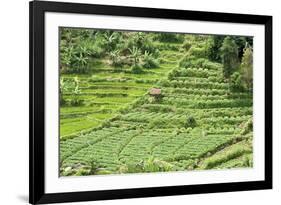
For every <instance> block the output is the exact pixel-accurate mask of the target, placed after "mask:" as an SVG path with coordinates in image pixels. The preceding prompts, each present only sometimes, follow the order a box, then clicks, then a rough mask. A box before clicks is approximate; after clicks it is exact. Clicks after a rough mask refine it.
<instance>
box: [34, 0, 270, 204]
mask: <svg viewBox="0 0 281 205" xmlns="http://www.w3.org/2000/svg"><path fill="white" fill-rule="evenodd" d="M270 188H272V17H271V16H261V15H246V14H229V13H214V12H201V11H200V12H199V11H184V10H168V9H155V8H136V7H122V6H104V5H91V4H77V3H59V2H46V1H44V2H41V1H33V2H30V203H32V204H37V203H39V204H40V203H53V202H73V201H86V200H105V199H120V198H132V197H152V196H165V195H179V194H197V193H212V192H229V191H242V190H257V189H270Z"/></svg>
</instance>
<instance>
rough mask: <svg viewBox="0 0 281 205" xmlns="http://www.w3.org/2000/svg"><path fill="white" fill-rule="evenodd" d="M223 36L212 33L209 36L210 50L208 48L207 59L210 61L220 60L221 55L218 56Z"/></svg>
mask: <svg viewBox="0 0 281 205" xmlns="http://www.w3.org/2000/svg"><path fill="white" fill-rule="evenodd" d="M224 38H225V36H220V35H213V36H211V37H210V39H211V40H210V42H209V44H210V50H209V53H208V54H209V55H208V57H209V59H210V60H212V61H216V62H220V61H221V56H220V48H221V46H222V43H223V39H224Z"/></svg>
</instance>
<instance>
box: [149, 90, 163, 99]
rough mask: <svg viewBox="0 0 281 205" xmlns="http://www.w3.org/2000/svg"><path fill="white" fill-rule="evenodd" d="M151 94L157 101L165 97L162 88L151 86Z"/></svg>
mask: <svg viewBox="0 0 281 205" xmlns="http://www.w3.org/2000/svg"><path fill="white" fill-rule="evenodd" d="M149 95H150V96H152V97H154V99H155V100H156V101H159V100H161V98H162V97H163V95H162V93H161V89H160V88H151V89H150V91H149Z"/></svg>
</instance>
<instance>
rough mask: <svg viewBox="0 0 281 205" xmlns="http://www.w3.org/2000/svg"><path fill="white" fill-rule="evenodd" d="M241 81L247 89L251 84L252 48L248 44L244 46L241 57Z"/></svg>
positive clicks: (250, 87)
mask: <svg viewBox="0 0 281 205" xmlns="http://www.w3.org/2000/svg"><path fill="white" fill-rule="evenodd" d="M241 74H242V81H243V83H244V84H245V87H246V88H247V89H252V86H253V49H252V47H251V46H250V45H248V44H247V45H246V47H245V48H244V53H243V58H242V62H241Z"/></svg>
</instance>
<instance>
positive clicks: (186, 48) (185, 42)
mask: <svg viewBox="0 0 281 205" xmlns="http://www.w3.org/2000/svg"><path fill="white" fill-rule="evenodd" d="M191 46H192V43H191V42H190V41H187V40H185V41H184V42H183V44H182V48H184V49H185V51H188V50H189V49H190V48H191Z"/></svg>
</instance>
